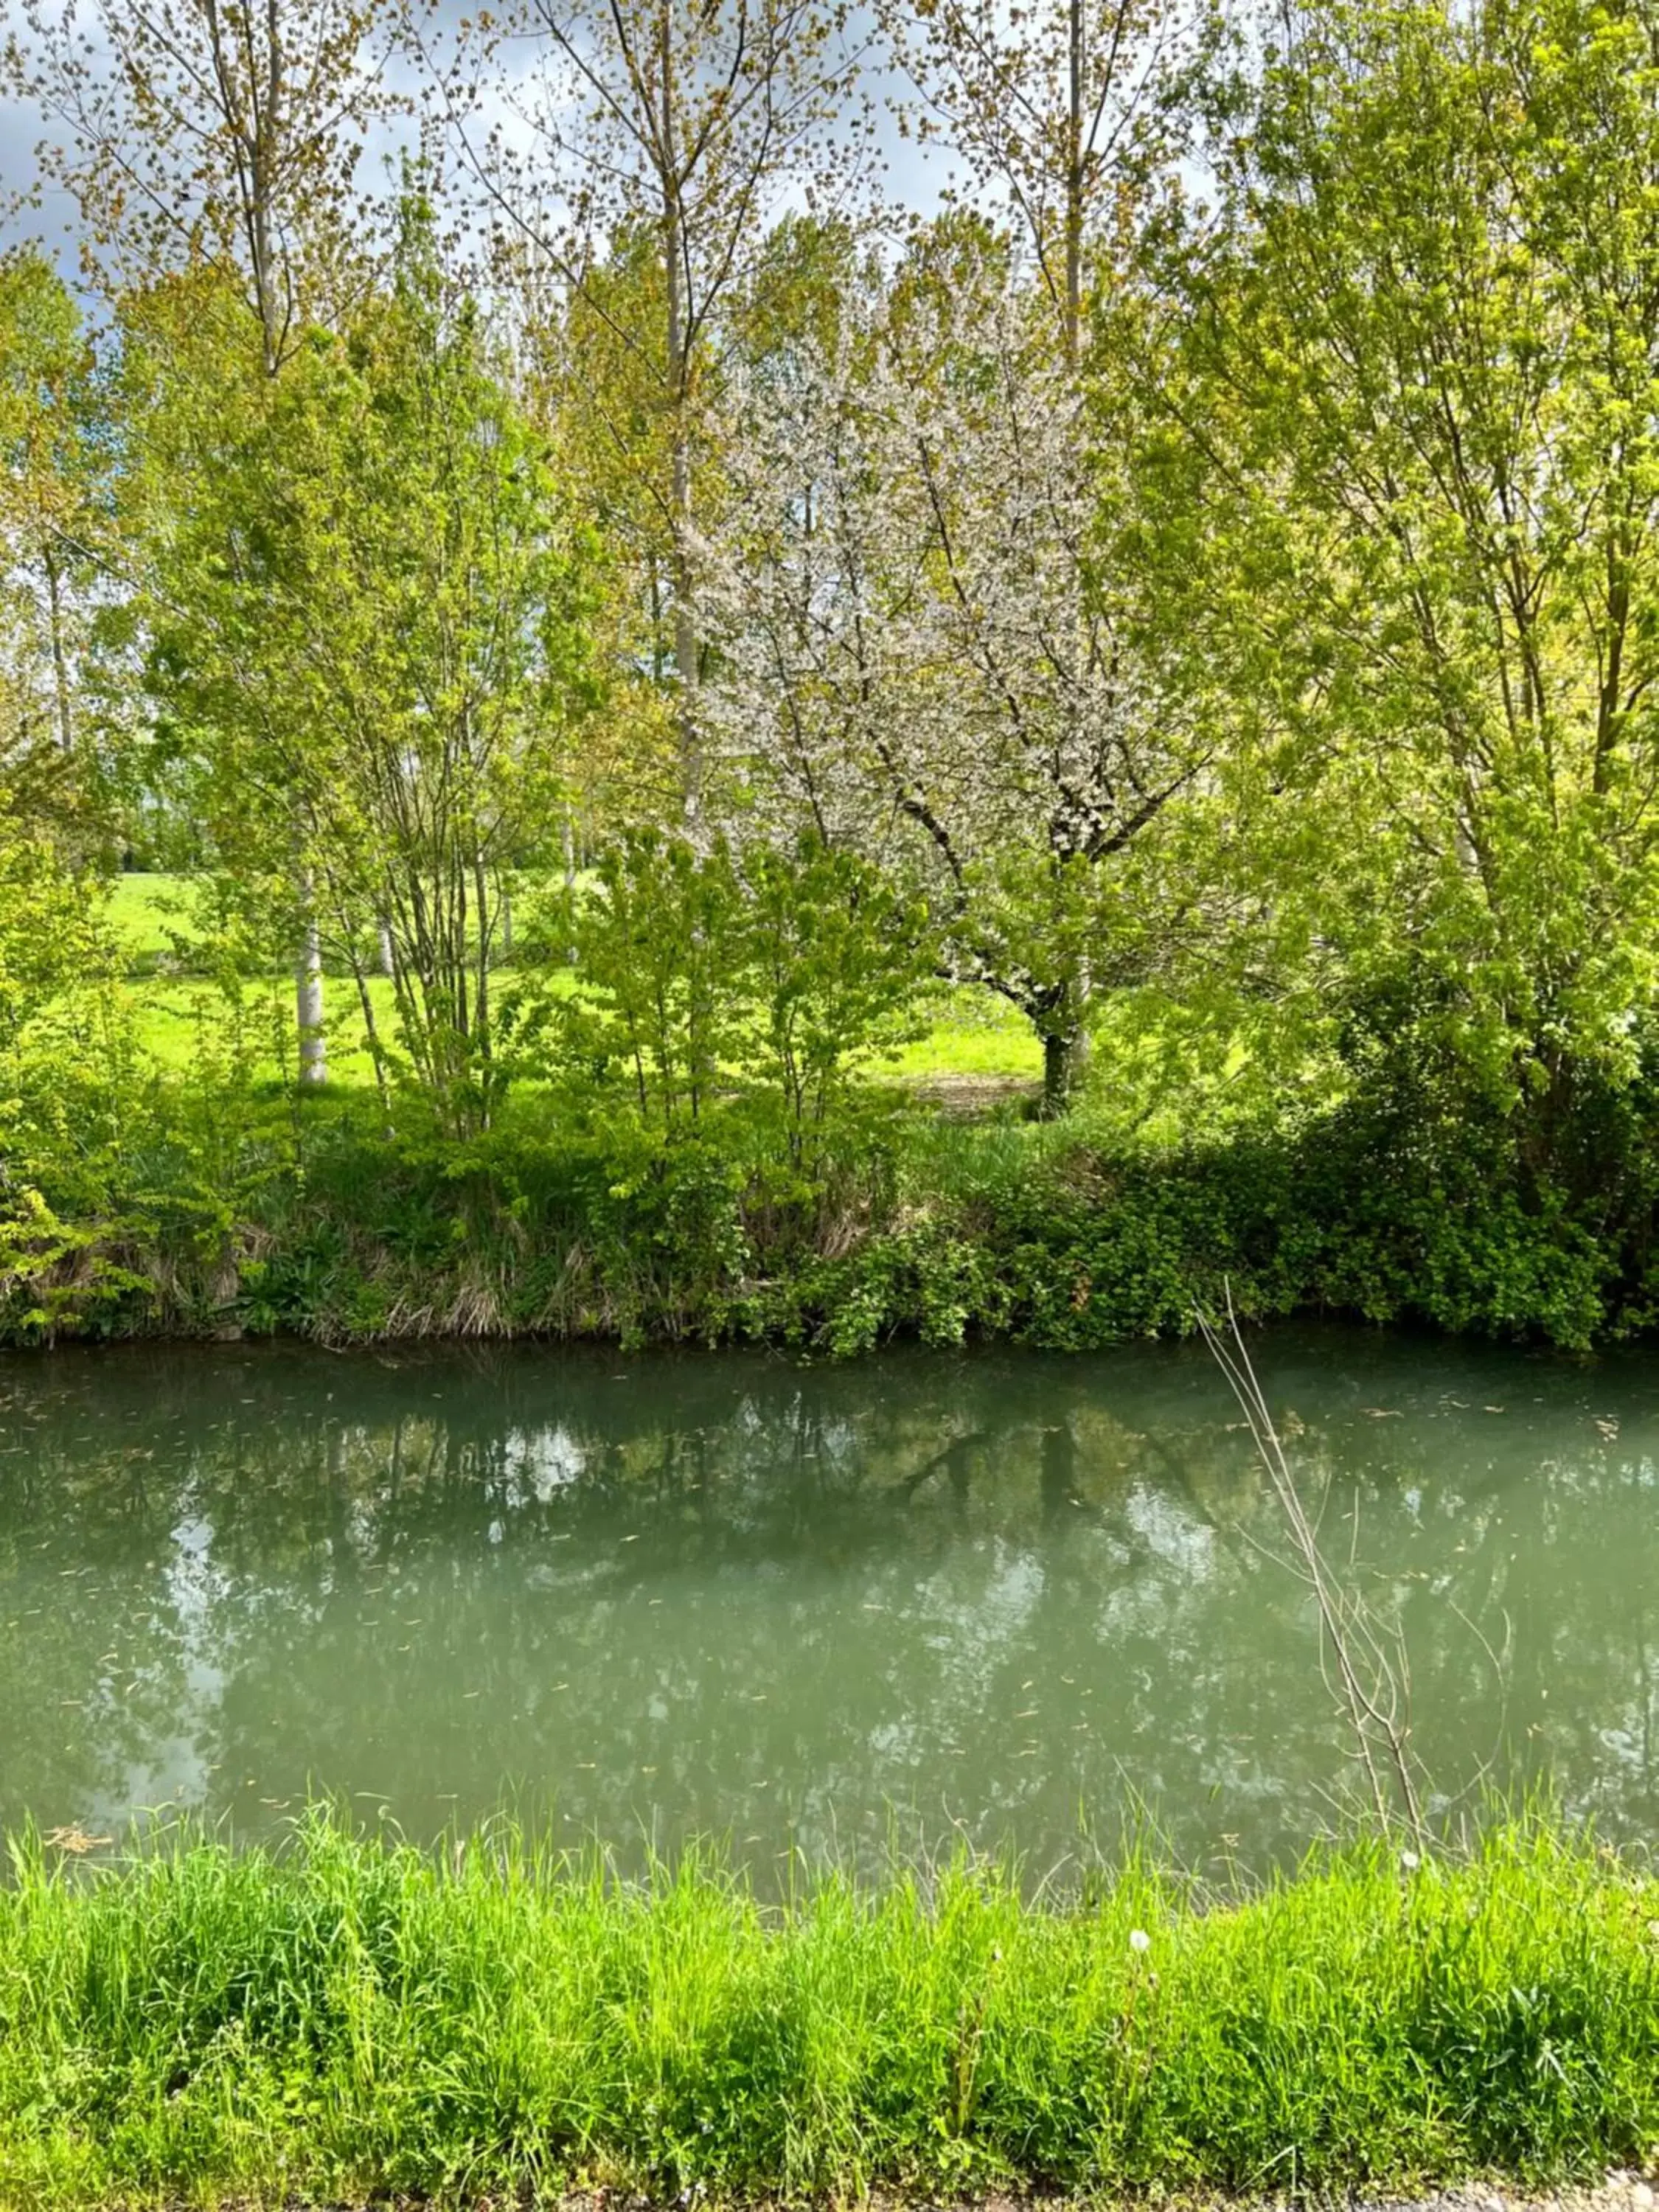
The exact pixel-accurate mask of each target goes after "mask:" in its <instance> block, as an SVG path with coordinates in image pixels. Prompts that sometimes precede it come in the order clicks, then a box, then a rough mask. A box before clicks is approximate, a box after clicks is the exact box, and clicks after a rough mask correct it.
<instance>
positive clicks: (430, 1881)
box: [0, 1815, 1659, 2207]
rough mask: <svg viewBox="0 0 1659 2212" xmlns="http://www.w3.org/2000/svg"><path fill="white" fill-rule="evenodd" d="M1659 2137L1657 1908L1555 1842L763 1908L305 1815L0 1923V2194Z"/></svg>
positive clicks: (73, 1892)
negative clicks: (1228, 1888) (1196, 1881)
mask: <svg viewBox="0 0 1659 2212" xmlns="http://www.w3.org/2000/svg"><path fill="white" fill-rule="evenodd" d="M1656 2143H1659V1883H1656V1882H1655V1881H1654V1879H1653V1878H1652V1877H1651V1875H1648V1874H1646V1873H1644V1872H1643V1871H1641V1870H1639V1869H1637V1868H1635V1867H1633V1866H1632V1865H1631V1864H1629V1863H1623V1862H1620V1861H1619V1860H1617V1859H1614V1858H1613V1857H1609V1856H1607V1855H1603V1854H1598V1853H1597V1852H1596V1851H1595V1850H1594V1849H1592V1848H1591V1846H1590V1845H1589V1844H1587V1843H1582V1842H1579V1841H1577V1840H1573V1839H1563V1838H1561V1837H1559V1836H1558V1835H1556V1834H1553V1833H1552V1832H1550V1830H1549V1829H1548V1827H1547V1826H1540V1825H1532V1826H1524V1827H1509V1828H1505V1829H1504V1830H1503V1831H1502V1832H1498V1833H1495V1834H1493V1835H1492V1836H1490V1837H1489V1838H1487V1840H1486V1842H1485V1843H1484V1844H1482V1845H1481V1846H1480V1849H1479V1850H1478V1852H1477V1853H1476V1854H1475V1855H1474V1857H1472V1858H1470V1859H1468V1860H1467V1861H1465V1862H1461V1863H1444V1864H1443V1863H1437V1862H1435V1861H1432V1860H1431V1861H1428V1862H1425V1863H1423V1864H1421V1865H1413V1864H1411V1863H1407V1861H1405V1860H1402V1859H1401V1857H1398V1856H1396V1855H1395V1853H1393V1852H1392V1851H1391V1850H1388V1849H1386V1848H1384V1847H1383V1846H1381V1845H1375V1846H1363V1847H1354V1848H1350V1849H1346V1850H1340V1851H1337V1852H1334V1853H1331V1854H1328V1855H1325V1856H1322V1857H1320V1858H1318V1859H1317V1860H1316V1861H1312V1862H1310V1863H1309V1865H1308V1866H1307V1867H1306V1868H1304V1870H1303V1871H1302V1872H1301V1873H1300V1874H1299V1875H1297V1877H1295V1878H1294V1879H1291V1880H1286V1881H1276V1882H1273V1883H1272V1884H1270V1885H1268V1886H1267V1887H1263V1888H1261V1889H1260V1890H1257V1891H1255V1892H1254V1893H1240V1894H1238V1895H1237V1896H1234V1897H1231V1898H1228V1899H1216V1898H1208V1899H1206V1898H1202V1897H1200V1896H1198V1895H1196V1894H1194V1893H1193V1892H1191V1891H1190V1890H1188V1889H1187V1888H1185V1887H1182V1885H1180V1884H1178V1883H1176V1882H1175V1881H1171V1880H1170V1879H1168V1878H1165V1877H1163V1876H1160V1875H1158V1874H1157V1873H1155V1872H1153V1871H1152V1870H1151V1869H1148V1868H1146V1867H1145V1866H1139V1865H1133V1864H1132V1865H1131V1866H1129V1867H1128V1869H1127V1870H1126V1871H1124V1872H1123V1873H1121V1875H1118V1876H1116V1877H1115V1878H1114V1879H1113V1880H1111V1881H1108V1882H1105V1883H1103V1885H1102V1887H1100V1889H1099V1891H1098V1893H1097V1894H1093V1895H1087V1894H1085V1895H1084V1896H1082V1897H1081V1898H1079V1899H1077V1900H1074V1901H1073V1902H1072V1903H1070V1904H1061V1903H1060V1902H1059V1901H1057V1900H1055V1899H1048V1900H1047V1901H1039V1902H1037V1903H1036V1904H1032V1903H1030V1902H1029V1901H1023V1900H1022V1898H1021V1895H1020V1892H1019V1887H1018V1883H1017V1881H1015V1880H1014V1879H1013V1878H1012V1876H1011V1875H1008V1874H1006V1873H1000V1872H996V1871H987V1870H986V1869H982V1868H981V1869H975V1868H970V1867H967V1866H959V1867H957V1868H956V1869H952V1870H950V1871H948V1872H946V1873H945V1874H943V1875H939V1876H937V1877H928V1878H927V1879H923V1878H919V1877H911V1878H903V1877H901V1878H897V1879H895V1880H894V1881H891V1882H890V1884H888V1885H887V1886H886V1887H884V1888H882V1889H881V1890H879V1891H878V1892H866V1891H861V1890H860V1889H858V1888H856V1887H853V1886H851V1885H849V1884H848V1883H847V1882H845V1881H837V1880H834V1879H825V1880H822V1881H817V1882H815V1883H812V1884H811V1885H809V1886H806V1887H804V1888H803V1890H802V1892H801V1893H800V1894H799V1896H798V1897H797V1898H796V1899H795V1900H794V1901H793V1903H791V1904H790V1905H787V1906H786V1907H784V1908H782V1909H768V1908H765V1907H763V1905H760V1904H759V1903H758V1902H757V1900H756V1899H755V1898H754V1896H753V1895H752V1894H751V1893H750V1892H749V1890H748V1889H747V1888H746V1887H744V1884H743V1883H742V1881H739V1880H738V1879H736V1878H734V1877H732V1876H730V1875H726V1874H724V1873H722V1872H721V1871H720V1870H719V1869H717V1868H715V1867H714V1866H713V1865H711V1864H710V1863H707V1862H700V1861H698V1860H696V1858H693V1859H690V1860H688V1861H687V1862H685V1863H683V1864H682V1865H680V1866H679V1867H678V1869H674V1870H672V1871H669V1870H665V1871H663V1872H662V1873H660V1874H659V1875H658V1876H657V1877H656V1878H655V1879H653V1881H650V1882H648V1883H647V1884H644V1885H642V1886H627V1885H623V1884H621V1883H619V1882H617V1881H614V1880H612V1879H610V1878H608V1877H607V1876H606V1875H605V1872H604V1870H603V1869H600V1868H598V1867H596V1866H587V1867H581V1866H577V1865H574V1864H573V1863H568V1862H560V1861H556V1860H553V1859H550V1858H544V1857H538V1856H536V1855H535V1854H534V1853H533V1852H532V1851H530V1850H526V1848H525V1847H524V1846H523V1845H521V1844H520V1843H518V1842H517V1841H516V1840H514V1839H513V1838H511V1837H508V1836H491V1835H489V1834H485V1835H483V1836H480V1837H477V1838H473V1839H472V1840H471V1841H469V1842H467V1843H466V1844H457V1845H455V1846H454V1847H453V1849H451V1850H448V1851H447V1852H444V1853H441V1854H435V1855H427V1854H422V1853H420V1852H416V1851H415V1850H409V1849H403V1848H391V1847H385V1846H382V1845H380V1844H374V1843H368V1842H364V1841H362V1840H359V1839H357V1838H354V1837H353V1836H351V1835H349V1833H347V1832H345V1831H344V1830H343V1828H342V1827H341V1826H339V1825H337V1823H335V1822H334V1821H332V1820H331V1819H329V1818H328V1817H327V1816H325V1815H314V1816H313V1817H312V1818H311V1819H310V1820H307V1822H306V1823H304V1824H303V1825H302V1826H301V1829H300V1830H299V1831H298V1832H296V1834H295V1838H294V1839H293V1841H292V1843H291V1844H290V1845H289V1846H288V1847H287V1848H285V1849H284V1850H280V1851H277V1852H276V1853H270V1852H265V1851H260V1850H247V1851H241V1852H237V1851H233V1850H228V1849H226V1848H223V1847H222V1846H221V1845H219V1844H213V1843H205V1842H201V1841H195V1842H189V1843H179V1844H175V1845H173V1846H172V1847H158V1848H152V1849H150V1850H147V1851H142V1852H140V1853H139V1854H138V1855H137V1857H134V1858H133V1859H131V1860H130V1861H129V1862H128V1863H125V1864H124V1865H123V1866H121V1867H120V1868H119V1869H116V1870H112V1871H107V1872H102V1873H99V1872H89V1871H88V1869H86V1868H85V1867H77V1868H75V1869H69V1870H64V1869H58V1868H57V1867H54V1866H52V1865H49V1864H48V1863H47V1855H46V1854H45V1853H43V1851H42V1850H41V1848H40V1846H39V1845H38V1844H33V1843H29V1844H23V1845H22V1846H20V1847H18V1848H17V1850H16V1852H15V1882H14V1884H13V1886H12V1887H10V1888H9V1890H7V1891H5V1892H3V1893H0V2197H3V2198H4V2199H5V2201H7V2202H8V2203H15V2204H18V2205H25V2204H27V2205H28V2206H31V2207H34V2206H47V2205H54V2204H76V2205H80V2204H85V2205H93V2204H96V2205H99V2206H100V2207H108V2206H110V2205H112V2204H118V2203H132V2202H149V2201H152V2200H160V2199H164V2198H167V2197H190V2198H191V2200H193V2201H194V2200H200V2199H205V2200H211V2199H212V2198H213V2197H216V2196H218V2195H225V2196H234V2197H239V2198H241V2199H244V2200H251V2201H254V2202H260V2203H273V2204H274V2203H277V2202H280V2201H283V2200H286V2199H317V2200H322V2199H326V2200H328V2201H331V2202H338V2201H341V2200H361V2199H362V2198H363V2197H367V2196H368V2195H370V2194H373V2193H380V2192H388V2193H398V2192H411V2193H425V2192H430V2193H433V2194H435V2195H438V2196H441V2197H449V2198H453V2199H465V2198H468V2197H477V2196H478V2195H481V2194H483V2193H484V2192H486V2191H489V2192H495V2193H501V2192H513V2193H514V2194H515V2195H516V2194H520V2193H521V2194H525V2195H534V2194H536V2193H538V2192H547V2193H553V2192H556V2191H558V2190H560V2189H561V2188H562V2187H563V2186H566V2185H569V2184H570V2183H571V2182H573V2181H576V2180H579V2179H587V2180H603V2181H609V2182H613V2183H620V2184H623V2185H629V2186H632V2187H639V2188H641V2189H646V2190H649V2191H652V2192H653V2193H655V2194H658V2195H660V2196H664V2197H666V2196H670V2195H677V2194H678V2193H679V2192H682V2191H708V2192H709V2193H710V2194H712V2195H714V2196H716V2197H730V2196H738V2195H752V2194H757V2193H759V2192H768V2193H781V2194H782V2195H784V2196H786V2197H796V2196H803V2195H805V2194H806V2193H808V2192H811V2191H833V2192H836V2193H837V2194H844V2193H847V2192H850V2191H859V2190H861V2189H863V2188H865V2187H866V2186H869V2185H873V2184H877V2183H886V2184H896V2185H900V2186H910V2187H915V2188H918V2189H921V2188H927V2189H929V2190H934V2191H938V2190H962V2189H967V2188H971V2187H973V2186H975V2185H985V2184H992V2183H1015V2184H1026V2185H1062V2186H1089V2187H1096V2188H1139V2187H1151V2186H1156V2187H1158V2188H1159V2189H1180V2188H1183V2187H1191V2188H1227V2189H1243V2190H1252V2189H1255V2190H1261V2191H1274V2192H1279V2191H1285V2190H1287V2189H1291V2188H1293V2187H1294V2188H1296V2189H1302V2188H1307V2189H1309V2190H1315V2189H1317V2190H1330V2189H1335V2188H1339V2187H1341V2186H1344V2185H1355V2184H1360V2183H1366V2184H1370V2185H1389V2186H1396V2187H1397V2186H1402V2185H1410V2184H1413V2183H1423V2182H1426V2181H1430V2180H1443V2179H1448V2178H1449V2177H1451V2176H1453V2175H1456V2174H1462V2173H1468V2172H1476V2171H1504V2172H1509V2173H1511V2174H1515V2175H1517V2176H1521V2177H1525V2178H1528V2179H1537V2178H1542V2177H1545V2176H1548V2175H1556V2174H1561V2173H1565V2172H1571V2171H1583V2170H1586V2169H1591V2168H1595V2167H1596V2166H1601V2165H1603V2164H1605V2163H1606V2162H1608V2161H1615V2160H1616V2161H1621V2162H1635V2161H1639V2160H1644V2159H1645V2158H1646V2157H1647V2156H1648V2155H1650V2154H1651V2152H1652V2151H1653V2149H1654V2148H1655V2145H1656Z"/></svg>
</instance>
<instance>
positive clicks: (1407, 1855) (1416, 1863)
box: [1400, 1851, 1423, 1874]
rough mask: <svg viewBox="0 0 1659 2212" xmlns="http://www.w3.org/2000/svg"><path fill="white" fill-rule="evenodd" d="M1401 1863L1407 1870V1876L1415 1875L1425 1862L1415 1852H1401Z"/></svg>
mask: <svg viewBox="0 0 1659 2212" xmlns="http://www.w3.org/2000/svg"><path fill="white" fill-rule="evenodd" d="M1400 1863H1401V1866H1402V1867H1404V1868H1405V1869H1406V1871H1407V1874H1415V1873H1416V1872H1417V1869H1419V1867H1420V1866H1421V1865H1422V1863H1423V1862H1422V1860H1421V1859H1420V1858H1419V1857H1418V1856H1417V1853H1416V1852H1415V1851H1401V1854H1400Z"/></svg>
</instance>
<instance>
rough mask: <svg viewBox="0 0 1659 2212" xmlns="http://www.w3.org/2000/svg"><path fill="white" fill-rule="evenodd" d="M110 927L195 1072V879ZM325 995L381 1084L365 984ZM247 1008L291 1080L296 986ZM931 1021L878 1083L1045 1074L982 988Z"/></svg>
mask: <svg viewBox="0 0 1659 2212" xmlns="http://www.w3.org/2000/svg"><path fill="white" fill-rule="evenodd" d="M109 919H110V925H111V927H112V930H113V931H114V933H115V935H116V938H117V941H118V943H119V945H121V947H122V949H123V951H124V952H125V955H126V957H127V958H128V959H129V960H130V961H131V963H132V969H133V987H134V991H135V995H136V1000H137V1012H138V1037H139V1042H140V1043H141V1045H142V1046H143V1048H144V1049H145V1050H146V1051H147V1052H149V1053H150V1054H153V1055H154V1056H155V1059H156V1060H158V1061H159V1062H160V1063H161V1066H164V1067H167V1068H172V1069H175V1070H176V1069H183V1068H186V1067H189V1066H191V1065H192V1064H193V1063H194V1062H195V1061H196V1060H197V1059H198V1058H199V1056H200V1054H201V1050H202V1045H203V1036H204V1027H210V1026H215V1025H217V1024H219V1023H220V1022H221V1021H222V1009H221V1008H220V1006H219V1003H218V1001H217V1000H216V997H215V994H214V993H213V991H212V989H211V987H210V985H209V984H208V983H207V981H205V980H204V979H201V978H196V977H191V976H190V975H180V974H179V973H177V972H173V973H167V972H162V973H159V974H158V973H156V972H155V970H156V966H157V963H158V962H161V963H170V964H172V965H173V966H174V968H175V969H176V966H177V953H178V948H179V945H180V944H181V943H182V944H183V945H189V944H190V943H191V942H192V941H193V939H194V931H193V927H192V924H191V915H190V883H189V879H188V878H185V877H182V876H161V875H143V874H137V873H132V874H127V875H122V876H118V877H117V878H116V879H115V882H114V885H113V888H112V891H111V894H110V908H109ZM368 993H369V999H370V1003H371V1005H372V1006H373V1009H374V1020H375V1024H376V1026H377V1028H378V1029H380V1031H381V1033H382V1035H383V1036H385V1037H386V1039H387V1040H388V1041H390V1040H392V1039H393V1038H394V1037H395V1034H396V1011H395V1008H394V1006H393V1004H392V985H391V982H390V981H389V980H388V978H386V976H383V975H371V976H370V977H369V978H368ZM324 995H325V1007H326V1016H327V1036H328V1048H329V1063H330V1073H331V1077H332V1078H333V1079H336V1080H337V1081H338V1082H340V1083H342V1084H344V1085H351V1086H356V1085H366V1084H370V1083H372V1082H373V1080H374V1065H373V1062H372V1061H371V1060H370V1057H369V1054H368V1042H367V1037H368V1030H367V1024H366V1023H365V1021H364V1018H363V1013H362V1006H361V1003H360V1001H359V998H358V993H357V986H356V982H355V981H354V980H353V979H352V978H351V977H350V976H349V975H331V976H329V977H328V979H327V981H326V985H325V994H324ZM246 1001H247V1006H248V1009H249V1018H250V1020H251V1021H252V1023H253V1024H254V1025H256V1026H257V1027H258V1030H259V1031H260V1033H261V1035H262V1036H263V1035H265V1034H268V1035H269V1036H270V1039H271V1046H270V1050H269V1051H264V1052H262V1053H261V1054H260V1056H259V1059H258V1064H257V1072H258V1073H259V1074H260V1075H262V1076H265V1077H268V1078H270V1079H275V1078H276V1077H278V1076H279V1075H281V1074H282V1073H283V1072H284V1062H283V1054H285V1053H286V1054H289V1055H291V1054H292V1051H293V1046H292V1042H291V1041H290V1040H289V1036H288V1029H289V1025H291V1024H292V1023H293V1020H294V985H293V982H292V980H291V979H290V978H289V977H287V976H281V977H278V976H272V977H270V978H269V979H267V980H264V981H256V982H252V983H250V984H249V985H248V987H247V989H246ZM932 1012H933V1018H932V1022H931V1025H930V1027H929V1029H928V1030H927V1035H926V1036H924V1037H922V1038H921V1039H920V1040H919V1041H918V1042H916V1043H915V1044H912V1045H908V1046H907V1047H906V1048H904V1050H903V1051H902V1053H901V1054H899V1055H898V1057H897V1058H896V1060H890V1061H884V1062H883V1063H881V1065H880V1066H879V1067H878V1068H877V1069H876V1070H875V1071H874V1073H876V1074H877V1075H878V1077H879V1078H882V1079H886V1080H889V1081H891V1080H894V1079H897V1080H899V1081H902V1082H907V1083H908V1082H918V1081H926V1080H928V1079H937V1078H939V1077H959V1078H983V1077H994V1078H1009V1077H1019V1078H1026V1079H1035V1078H1036V1077H1038V1076H1040V1075H1041V1074H1042V1048H1041V1046H1040V1045H1039V1043H1038V1042H1037V1039H1036V1033H1035V1032H1034V1030H1032V1028H1031V1025H1030V1023H1029V1022H1028V1021H1027V1020H1026V1019H1025V1018H1024V1016H1023V1015H1022V1014H1020V1013H1019V1012H1018V1009H1016V1008H1015V1007H1012V1006H1009V1005H1008V1003H1007V1002H1006V1000H1001V999H999V998H997V997H996V996H995V995H994V994H992V993H991V992H988V991H984V990H979V989H974V988H968V987H964V988H961V989H957V990H942V991H940V992H939V994H938V996H937V998H936V1000H935V1001H934V1003H933V1009H932ZM279 1038H280V1039H281V1040H282V1042H281V1044H280V1045H279V1044H278V1042H277V1040H278V1039H279Z"/></svg>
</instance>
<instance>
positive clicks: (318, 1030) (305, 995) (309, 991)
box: [294, 880, 328, 1086]
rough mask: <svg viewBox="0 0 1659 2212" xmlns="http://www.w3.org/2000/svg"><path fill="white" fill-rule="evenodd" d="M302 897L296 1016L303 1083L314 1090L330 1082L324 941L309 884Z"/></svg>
mask: <svg viewBox="0 0 1659 2212" xmlns="http://www.w3.org/2000/svg"><path fill="white" fill-rule="evenodd" d="M302 893H303V896H304V899H305V916H306V919H305V934H304V936H303V937H302V938H301V943H300V957H299V960H298V962H297V963H295V971H294V1012H295V1020H296V1023H297V1025H298V1028H299V1034H300V1080H301V1083H303V1084H307V1085H313V1086H314V1085H319V1084H323V1083H326V1082H327V1081H328V1045H327V1042H326V1040H325V1037H324V1036H323V941H322V936H321V933H319V929H318V927H317V915H316V909H315V908H314V907H313V904H312V893H311V884H310V883H309V881H308V880H307V882H306V883H305V884H304V885H303V886H302Z"/></svg>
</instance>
